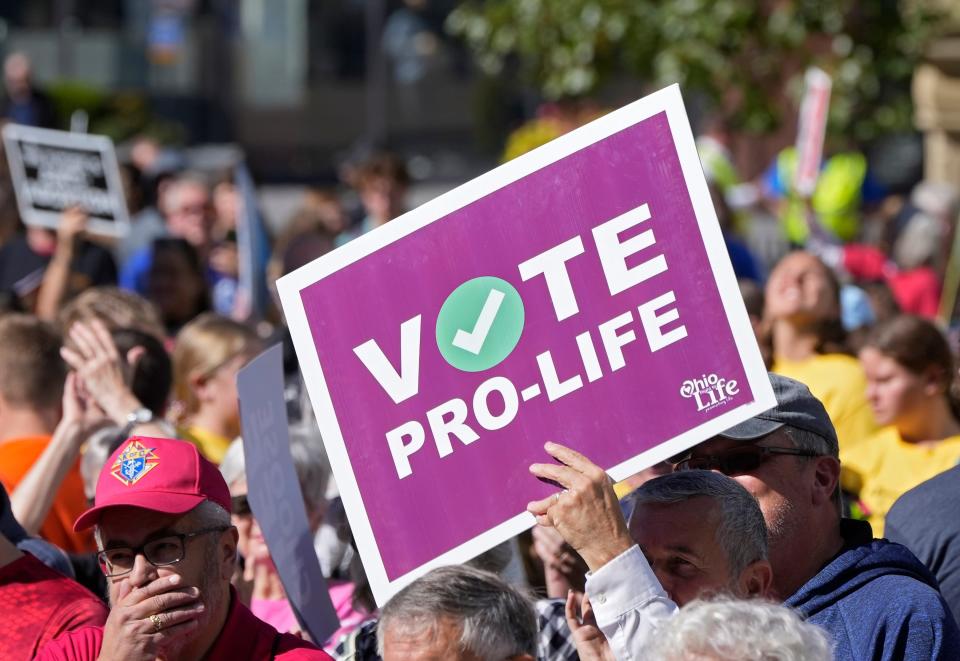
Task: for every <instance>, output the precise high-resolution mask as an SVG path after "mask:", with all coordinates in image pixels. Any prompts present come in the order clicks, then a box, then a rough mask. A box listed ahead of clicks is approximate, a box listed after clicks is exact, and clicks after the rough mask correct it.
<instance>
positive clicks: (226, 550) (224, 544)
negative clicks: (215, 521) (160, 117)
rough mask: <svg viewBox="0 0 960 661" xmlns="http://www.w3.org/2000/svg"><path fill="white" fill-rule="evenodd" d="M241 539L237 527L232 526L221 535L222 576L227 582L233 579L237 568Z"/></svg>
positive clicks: (219, 549) (219, 547)
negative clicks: (238, 544) (238, 543)
mask: <svg viewBox="0 0 960 661" xmlns="http://www.w3.org/2000/svg"><path fill="white" fill-rule="evenodd" d="M239 539H240V533H239V532H238V531H237V529H236V527H234V526H230V528H229V529H227V530H224V531H223V533H221V535H220V542H219V545H218V547H217V548H218V552H219V553H220V554H221V557H220V576H221V578H224V579H226V580H228V581H229V580H230V579H231V578H233V572H234V570H235V569H236V567H237V540H239Z"/></svg>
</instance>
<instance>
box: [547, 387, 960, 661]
mask: <svg viewBox="0 0 960 661" xmlns="http://www.w3.org/2000/svg"><path fill="white" fill-rule="evenodd" d="M770 381H771V383H772V385H773V389H774V393H775V395H776V398H777V406H776V407H774V408H773V409H771V410H770V411H767V412H766V413H762V414H760V415H758V416H755V417H754V418H751V419H750V420H747V421H746V422H744V423H741V424H740V425H737V426H735V427H733V428H731V429H728V430H727V431H726V432H724V433H723V434H721V435H719V436H717V437H715V438H712V439H710V440H708V441H705V442H704V443H701V444H700V445H698V446H696V447H695V448H693V450H692V451H691V452H689V453H688V454H686V455H685V456H683V457H680V458H677V461H676V464H675V469H677V470H687V469H692V468H700V469H709V470H714V471H717V472H721V473H724V474H727V475H729V476H731V477H733V478H734V479H735V480H737V481H738V482H739V483H740V484H742V485H743V486H744V487H746V489H747V490H748V491H749V492H750V493H751V494H753V495H754V497H756V499H757V501H758V502H759V504H760V509H761V510H762V511H763V515H764V519H765V520H766V522H767V528H768V531H769V535H770V562H771V564H772V566H773V591H772V592H773V595H774V596H777V597H779V598H780V599H782V600H784V603H785V604H786V605H787V606H791V607H793V608H795V609H796V610H798V611H799V612H800V613H801V614H802V615H804V616H805V617H806V618H807V619H808V620H809V621H810V622H812V623H814V624H817V625H819V626H821V627H823V628H824V629H825V630H826V631H827V632H828V633H829V634H830V636H831V637H832V638H833V639H834V642H835V644H836V649H835V651H836V657H837V659H851V660H859V659H956V658H960V631H958V629H957V625H956V623H955V622H954V621H953V618H952V617H951V616H950V614H949V612H948V610H947V608H946V605H945V604H944V602H943V599H942V598H941V597H940V594H939V592H938V591H937V587H936V585H937V584H936V581H935V580H934V578H933V577H932V576H931V574H930V573H929V572H928V571H927V570H926V569H925V568H924V567H923V565H921V564H920V562H919V561H918V560H917V559H916V558H915V557H914V556H913V555H912V554H911V553H910V552H909V551H907V549H905V548H904V547H902V546H900V545H898V544H891V543H889V542H887V541H885V540H874V539H873V538H872V534H871V531H870V527H869V525H868V524H867V523H865V522H858V521H851V520H844V519H842V518H841V515H840V496H839V486H838V481H839V474H840V462H839V460H838V459H837V455H838V446H837V436H836V433H835V431H834V429H833V425H832V424H831V422H830V419H829V417H828V416H827V413H826V411H825V410H824V408H823V405H822V404H821V403H820V402H819V401H818V400H817V399H816V398H815V397H814V396H813V395H812V394H810V391H809V389H807V387H806V386H804V385H803V384H801V383H798V382H797V381H794V380H792V379H787V378H785V377H781V376H777V375H774V374H771V375H770ZM548 451H550V452H551V454H553V455H554V456H555V457H556V458H557V459H559V460H560V461H561V462H563V463H564V464H566V466H556V465H547V464H535V465H534V466H533V467H531V470H532V471H533V472H534V473H535V474H536V475H540V476H542V477H546V478H548V479H553V480H556V481H558V482H560V483H561V484H563V486H564V487H566V488H567V489H569V490H570V493H568V494H563V495H558V497H554V498H547V499H544V500H542V501H538V502H535V503H531V504H530V505H529V509H530V511H532V512H534V513H535V514H537V515H538V516H539V519H540V522H541V523H544V524H551V523H552V524H554V525H556V527H557V528H558V530H559V531H560V532H561V534H563V535H564V537H565V538H566V539H567V541H568V543H570V545H571V546H573V547H574V548H575V549H577V550H578V551H579V552H580V553H581V555H582V556H583V558H584V560H585V561H586V562H587V564H588V566H589V567H590V569H591V571H592V575H591V577H590V578H589V580H588V582H587V593H588V594H589V595H590V596H591V599H592V600H593V603H594V607H595V609H596V617H597V622H598V624H599V626H600V627H601V629H603V631H604V633H606V635H607V637H608V639H609V640H610V643H611V645H612V646H613V647H614V649H615V650H616V653H617V657H618V658H622V659H636V658H643V654H644V653H643V651H642V650H643V649H644V646H645V645H646V644H647V643H648V642H649V640H650V633H651V631H652V630H653V628H654V627H655V625H656V623H657V622H658V621H659V620H660V619H662V618H663V617H668V616H669V615H670V614H671V613H672V611H671V610H670V609H669V608H667V607H665V606H664V604H663V602H662V600H661V599H659V598H658V597H659V595H660V594H661V592H662V591H661V590H660V587H659V586H658V585H656V583H655V582H653V581H651V580H650V570H649V567H648V566H647V564H646V562H645V561H644V560H643V557H642V556H641V555H640V554H639V553H637V552H635V551H634V550H633V549H631V546H632V540H631V539H630V536H629V535H628V534H627V531H626V527H625V525H624V524H623V521H622V517H620V516H619V509H618V508H617V505H616V497H615V496H614V494H613V491H612V488H611V487H610V484H609V479H608V478H607V477H606V475H605V474H604V473H603V471H602V470H600V469H599V468H598V467H596V466H594V465H593V464H591V463H590V462H589V461H587V460H586V459H584V458H583V457H582V456H580V455H578V454H577V453H575V452H573V451H572V450H569V449H567V448H562V447H557V446H549V447H548ZM608 586H618V587H617V589H616V590H612V589H611V588H610V587H608ZM625 596H631V597H632V598H631V599H630V600H629V601H628V600H625V599H624V598H623V597H625Z"/></svg>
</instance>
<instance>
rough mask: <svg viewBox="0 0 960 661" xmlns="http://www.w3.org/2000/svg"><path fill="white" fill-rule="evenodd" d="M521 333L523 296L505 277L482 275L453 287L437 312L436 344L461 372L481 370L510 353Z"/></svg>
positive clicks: (447, 359)
mask: <svg viewBox="0 0 960 661" xmlns="http://www.w3.org/2000/svg"><path fill="white" fill-rule="evenodd" d="M521 333H523V300H522V299H521V298H520V294H519V293H517V290H516V289H514V287H513V285H511V284H510V283H509V282H507V281H506V280H502V279H500V278H495V277H493V276H483V277H480V278H473V279H472V280H467V281H466V282H464V283H463V284H462V285H460V286H459V287H457V288H456V289H454V290H453V293H451V294H450V295H449V296H448V297H447V300H446V301H444V302H443V305H442V306H441V308H440V314H439V315H438V316H437V348H438V349H440V354H441V355H442V356H443V358H444V360H446V361H447V362H448V363H450V364H451V365H453V366H454V367H456V368H457V369H458V370H462V371H464V372H482V371H483V370H488V369H490V368H491V367H493V366H494V365H499V364H500V363H501V362H503V361H504V359H506V357H507V356H509V355H510V352H511V351H513V349H514V347H516V346H517V342H519V341H520V334H521Z"/></svg>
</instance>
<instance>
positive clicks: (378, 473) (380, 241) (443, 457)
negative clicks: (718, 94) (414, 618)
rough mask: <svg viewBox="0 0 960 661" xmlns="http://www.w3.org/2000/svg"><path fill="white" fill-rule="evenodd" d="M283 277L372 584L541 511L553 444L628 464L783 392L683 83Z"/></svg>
mask: <svg viewBox="0 0 960 661" xmlns="http://www.w3.org/2000/svg"><path fill="white" fill-rule="evenodd" d="M278 284H279V289H280V294H281V298H282V301H283V308H284V312H285V314H286V317H287V320H288V322H289V325H290V330H291V333H292V335H293V339H294V343H295V346H296V350H297V355H298V357H299V360H300V365H301V368H302V370H303V373H304V376H305V379H306V383H307V387H308V390H309V392H310V396H311V399H312V401H313V405H314V408H315V410H316V413H317V418H318V420H319V424H320V427H321V431H322V432H323V437H324V442H325V443H326V445H327V451H328V454H329V456H330V459H331V463H332V465H333V469H334V473H335V476H336V479H337V484H338V485H339V487H340V491H341V495H342V497H343V502H344V505H345V507H346V510H347V513H348V516H349V518H350V524H351V527H352V529H353V533H354V536H355V538H356V540H357V546H358V549H359V552H360V555H361V558H362V560H363V563H364V567H365V569H366V572H367V575H368V577H369V579H370V583H371V586H372V587H373V590H374V595H375V596H376V598H377V601H378V602H379V603H383V601H384V600H385V599H387V598H389V596H390V595H391V594H392V593H394V592H395V591H396V590H398V589H399V588H400V587H402V586H403V585H404V584H405V583H407V582H409V581H410V580H412V579H414V578H416V577H417V576H419V575H421V574H422V573H423V572H425V571H427V570H428V569H430V568H431V567H434V566H438V565H440V564H449V563H458V562H463V561H465V560H468V559H470V558H471V557H473V556H475V555H477V554H478V553H480V552H482V551H484V550H486V549H488V548H490V547H492V546H494V545H495V544H497V543H499V542H502V541H504V540H505V539H508V538H509V537H511V536H513V535H515V534H517V533H519V532H521V531H522V530H524V529H526V528H528V527H529V526H530V525H532V524H533V517H532V516H531V515H529V514H527V513H526V512H525V511H524V508H525V506H526V504H527V503H528V502H529V501H531V500H535V499H539V498H543V497H545V496H546V495H548V494H549V493H550V492H551V491H552V490H553V489H554V487H552V486H550V485H547V484H543V483H540V482H538V481H537V480H536V479H534V478H532V477H531V476H530V473H529V472H528V466H529V465H530V464H531V463H534V462H537V461H543V459H544V457H545V453H544V450H543V444H544V442H546V441H559V442H562V443H564V444H565V445H568V446H571V447H573V448H576V449H577V450H579V451H581V452H583V453H584V454H586V455H587V456H588V457H590V458H591V459H592V460H594V461H595V462H596V463H598V464H599V465H601V466H603V467H604V468H605V469H608V470H609V473H610V475H611V476H612V477H613V478H614V479H618V480H619V479H623V478H624V477H627V476H628V475H630V474H632V473H634V472H636V471H639V470H641V469H643V468H645V467H647V466H649V465H652V464H654V463H656V462H658V461H662V460H663V459H665V458H667V457H669V456H671V455H673V454H675V453H678V452H680V451H682V450H684V449H686V448H687V447H690V446H691V445H694V444H695V443H697V442H699V441H701V440H703V439H705V438H708V437H710V436H712V435H714V434H716V433H718V432H720V431H722V430H723V429H725V428H727V427H729V426H731V425H733V424H736V423H738V422H740V421H742V420H745V419H746V418H748V417H750V416H752V415H754V414H756V413H759V412H760V411H762V410H765V409H767V408H770V407H771V406H773V404H774V399H773V393H772V392H771V390H770V386H769V381H768V380H767V376H766V372H765V370H764V367H763V362H762V360H761V357H760V353H759V351H758V349H757V345H756V341H755V340H754V336H753V333H752V331H751V328H750V323H749V321H748V318H747V315H746V312H745V310H744V307H743V303H742V300H741V299H740V295H739V289H738V287H737V283H736V280H735V279H734V275H733V270H732V268H731V266H730V261H729V258H728V257H727V254H726V250H725V247H724V242H723V237H722V235H721V233H720V228H719V226H718V224H717V220H716V216H715V214H714V211H713V207H712V206H711V203H710V196H709V193H708V191H707V187H706V182H705V181H704V178H703V173H702V171H701V169H700V162H699V161H698V159H697V152H696V149H695V147H694V142H693V137H692V135H691V133H690V127H689V124H688V122H687V118H686V114H685V112H684V109H683V102H682V100H681V98H680V92H679V89H678V88H677V87H676V86H674V87H671V88H667V89H665V90H662V91H660V92H657V93H656V94H653V95H651V96H649V97H647V98H645V99H642V100H640V101H637V102H635V103H633V104H631V105H629V106H627V107H625V108H623V109H621V110H618V111H616V112H613V113H611V114H609V115H606V116H605V117H603V118H601V119H598V120H596V121H595V122H593V123H591V124H589V125H587V126H585V127H583V128H581V129H578V130H576V131H574V132H572V133H570V134H568V135H566V136H563V137H562V138H559V139H558V140H555V141H554V142H551V143H550V144H548V145H546V146H544V147H541V148H540V149H537V150H536V151H534V152H531V153H529V154H527V155H525V156H523V157H521V158H518V159H516V160H515V161H511V162H510V163H507V164H506V165H503V166H501V167H499V168H497V169H496V170H493V171H492V172H489V173H487V174H485V175H483V176H481V177H479V178H478V179H475V180H473V181H471V182H469V183H467V184H464V185H463V186H461V187H459V188H457V189H456V190H454V191H452V192H450V193H447V194H446V195H443V196H441V197H439V198H437V199H436V200H434V201H432V202H430V203H428V204H426V205H424V206H422V207H420V208H419V209H417V210H415V211H412V212H410V213H408V214H406V215H404V216H402V217H400V218H398V219H396V220H394V221H392V222H390V223H388V224H387V225H385V226H384V227H383V228H381V229H378V230H376V231H374V232H372V233H370V234H367V235H365V236H363V237H360V238H359V239H357V240H355V241H353V242H352V243H350V244H348V245H347V246H345V247H343V248H341V249H340V250H337V251H334V252H332V253H330V254H328V255H325V256H324V257H322V258H320V259H318V260H316V261H315V262H313V263H311V264H308V265H307V266H305V267H303V268H302V269H300V270H298V271H296V272H294V273H292V274H290V275H288V276H286V277H285V278H283V279H282V280H281V281H280V282H279V283H278Z"/></svg>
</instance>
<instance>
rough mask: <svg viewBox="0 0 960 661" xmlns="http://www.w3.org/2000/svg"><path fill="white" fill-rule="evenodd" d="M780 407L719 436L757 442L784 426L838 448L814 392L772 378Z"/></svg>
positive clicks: (829, 424)
mask: <svg viewBox="0 0 960 661" xmlns="http://www.w3.org/2000/svg"><path fill="white" fill-rule="evenodd" d="M768 375H769V377H770V385H772V386H773V394H774V395H775V396H776V398H777V405H776V406H774V407H773V408H772V409H770V410H769V411H764V412H763V413H761V414H759V415H755V416H753V417H752V418H750V419H749V420H745V421H743V422H741V423H740V424H739V425H734V426H733V427H731V428H730V429H727V430H726V431H724V432H722V433H720V434H718V436H720V437H722V438H729V439H732V440H736V441H753V440H756V439H758V438H760V437H761V436H766V435H767V434H770V433H772V432H775V431H776V430H778V429H780V428H781V427H783V426H785V425H786V426H789V427H795V428H796V429H802V430H804V431H808V432H810V433H813V434H816V435H817V436H820V437H822V438H824V439H825V440H826V441H827V442H829V443H830V447H831V448H836V447H838V443H837V432H836V430H835V429H834V428H833V423H832V422H831V421H830V416H829V415H827V410H826V409H825V408H823V404H821V403H820V400H819V399H817V398H816V397H814V396H813V393H811V392H810V389H809V388H807V386H805V385H804V384H802V383H800V382H799V381H795V380H794V379H789V378H787V377H785V376H780V375H779V374H773V373H769V374H768Z"/></svg>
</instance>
